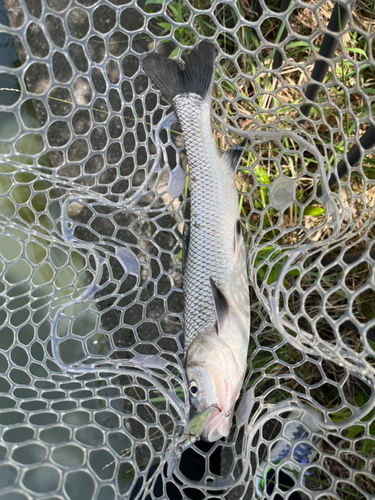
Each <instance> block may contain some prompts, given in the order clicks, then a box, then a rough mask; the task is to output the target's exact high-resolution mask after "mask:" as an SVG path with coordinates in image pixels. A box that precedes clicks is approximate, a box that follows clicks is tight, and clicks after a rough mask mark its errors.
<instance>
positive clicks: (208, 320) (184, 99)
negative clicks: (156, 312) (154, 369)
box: [174, 94, 246, 351]
mask: <svg viewBox="0 0 375 500" xmlns="http://www.w3.org/2000/svg"><path fill="white" fill-rule="evenodd" d="M174 104H175V106H174V107H175V111H176V113H177V116H178V119H179V122H180V125H181V128H182V131H183V134H184V138H185V146H186V152H187V157H188V162H189V175H190V193H191V222H190V241H189V251H188V258H187V263H186V272H185V275H184V295H185V351H187V350H188V348H189V346H190V344H191V343H192V342H193V340H194V339H195V338H196V336H197V335H198V333H199V332H202V331H205V330H207V329H208V328H209V327H210V326H211V325H212V324H213V323H214V322H215V319H216V318H215V307H214V301H213V297H212V290H211V285H210V277H211V278H213V280H214V281H215V283H216V284H217V286H218V287H219V288H220V290H221V291H222V292H223V293H224V294H226V293H228V292H229V288H230V276H229V274H228V265H227V261H228V258H230V253H231V250H232V247H233V238H234V224H235V222H236V219H238V208H237V206H238V201H237V200H238V195H237V190H236V187H235V183H234V180H233V172H232V171H231V170H230V167H229V166H228V165H226V164H225V162H222V161H220V158H219V154H218V151H217V148H216V145H215V142H214V139H213V136H212V132H211V117H210V107H209V105H208V104H207V103H206V102H205V101H203V99H202V98H201V97H200V96H197V95H194V94H189V95H186V96H184V95H182V96H181V95H179V96H177V97H175V99H174ZM238 271H240V272H242V274H243V276H244V277H245V278H246V270H245V269H244V266H241V269H239V270H238ZM232 278H233V276H232ZM238 278H240V276H238ZM245 288H246V287H245ZM245 307H246V305H245Z"/></svg>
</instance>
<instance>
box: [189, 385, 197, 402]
mask: <svg viewBox="0 0 375 500" xmlns="http://www.w3.org/2000/svg"><path fill="white" fill-rule="evenodd" d="M189 392H190V394H191V395H192V396H193V398H196V397H197V395H198V386H197V384H196V383H195V382H194V381H192V382H190V383H189Z"/></svg>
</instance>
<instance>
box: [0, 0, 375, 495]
mask: <svg viewBox="0 0 375 500" xmlns="http://www.w3.org/2000/svg"><path fill="white" fill-rule="evenodd" d="M5 6H6V11H7V14H8V16H9V25H5V24H2V26H1V29H2V33H3V35H8V36H9V37H10V38H12V37H14V41H15V44H16V47H17V52H18V57H19V60H20V66H19V67H13V66H11V65H9V66H7V67H2V68H1V72H0V77H1V79H0V82H4V81H5V82H6V88H7V89H8V90H1V91H0V98H1V100H0V103H1V113H2V118H3V121H4V123H7V127H2V128H1V130H0V138H1V144H0V148H1V150H0V152H1V168H0V176H1V177H0V181H1V182H0V186H1V191H2V193H1V199H0V213H1V230H2V238H1V239H0V252H1V256H2V260H1V266H2V270H1V272H2V281H1V283H2V287H3V291H2V300H3V303H4V304H3V305H4V307H3V310H2V327H1V331H0V349H1V352H0V371H1V379H0V390H1V392H2V394H3V395H2V397H1V413H0V426H1V427H0V428H1V438H0V439H1V446H0V450H1V453H2V457H3V458H2V462H1V464H0V493H2V496H1V498H39V497H41V498H52V497H53V498H69V499H76V498H78V497H80V498H88V499H89V498H90V499H91V498H103V499H104V498H105V499H110V498H118V497H130V498H146V497H147V495H150V497H151V498H159V497H170V498H172V497H173V495H175V496H176V497H179V496H178V495H186V496H189V495H190V497H191V498H194V495H195V496H196V495H197V494H198V493H197V491H198V490H199V492H200V495H203V496H201V498H217V497H218V496H219V497H224V498H251V497H259V496H262V495H263V497H264V498H277V495H281V496H282V497H285V498H286V495H287V496H288V497H289V496H290V495H292V494H293V493H296V492H299V494H300V496H301V497H302V498H345V495H349V496H350V495H351V496H356V497H357V498H358V497H360V498H372V497H373V495H374V494H375V493H374V491H375V485H374V480H373V478H372V475H373V473H374V466H375V465H374V464H375V462H374V445H373V443H374V440H373V438H372V437H373V436H374V433H375V430H374V425H375V424H374V412H373V408H374V382H373V376H374V362H373V356H374V349H373V347H374V346H373V344H371V343H372V342H374V340H375V336H374V316H373V314H371V310H370V311H368V310H367V309H366V308H364V307H360V306H358V303H362V302H366V301H368V302H369V303H370V304H371V303H372V301H373V298H374V274H373V264H374V246H373V243H372V239H373V234H374V224H373V213H374V211H373V196H374V195H373V190H374V187H373V182H372V179H373V177H372V174H371V167H369V165H370V166H371V160H372V158H373V147H374V143H375V129H374V119H373V112H372V106H373V98H372V94H371V92H366V89H367V88H369V89H370V90H371V80H370V84H369V86H368V87H367V86H366V85H367V83H366V79H368V78H370V77H371V71H370V70H369V69H368V68H369V67H370V68H373V67H374V56H373V50H371V48H372V46H373V43H374V40H373V34H372V33H371V32H370V31H368V26H365V27H364V26H363V25H361V23H360V22H359V19H360V17H359V14H358V12H360V7H358V5H357V7H356V8H357V11H356V10H354V11H353V9H354V3H353V2H343V1H342V2H337V3H335V4H331V3H329V2H323V1H319V2H316V3H315V2H314V3H313V2H310V3H307V2H301V1H293V2H285V1H281V2H280V3H279V4H278V3H273V2H265V1H261V0H259V2H254V3H253V4H251V5H250V6H249V5H247V4H246V3H245V2H222V3H220V2H214V3H213V4H212V5H211V3H205V2H203V1H202V2H197V3H189V2H163V3H158V2H154V3H151V2H141V1H139V2H135V1H131V2H121V1H120V2H113V3H111V2H105V1H101V0H99V1H98V2H90V1H84V2H73V3H69V2H65V1H64V0H50V1H48V2H47V1H46V2H38V1H27V2H19V1H18V0H17V1H9V0H7V1H6V2H5ZM362 8H364V7H362ZM327 12H328V15H327ZM301 16H302V20H306V19H310V18H311V20H312V23H311V25H310V27H309V28H306V29H307V30H308V31H307V32H303V33H301V32H297V31H296V29H297V28H296V27H298V26H300V25H299V24H298V23H297V21H296V20H298V18H299V17H301ZM302 26H303V25H302ZM352 32H356V33H357V34H358V36H359V37H362V38H364V39H365V40H366V43H367V52H365V56H363V54H362V53H361V52H360V51H359V52H358V51H357V52H356V51H353V50H352V49H353V47H351V46H350V43H348V37H349V36H350V35H349V34H350V33H352ZM207 37H209V38H210V39H212V40H213V41H214V42H215V44H216V46H217V49H218V56H217V73H216V79H215V91H214V95H213V106H212V109H213V125H214V131H215V135H216V137H217V140H218V144H219V147H220V148H221V149H223V150H225V149H226V148H227V147H229V145H231V144H238V143H239V142H240V140H241V139H242V138H244V137H245V138H247V144H246V149H247V155H246V154H245V155H244V160H243V162H242V164H241V166H240V168H239V171H238V173H237V182H238V187H239V195H240V205H241V204H242V205H241V215H242V222H243V225H244V229H245V231H244V234H245V237H246V241H247V244H248V247H249V253H248V267H249V280H250V284H251V285H252V297H253V300H252V317H253V319H252V332H251V342H250V348H249V367H250V369H249V373H248V375H247V377H246V380H245V383H244V390H243V397H242V401H241V403H240V406H239V408H238V410H237V413H236V422H237V425H236V426H235V427H234V428H233V430H232V432H231V435H230V436H229V439H228V440H227V441H225V442H222V441H221V442H217V443H215V444H214V445H213V447H212V448H210V449H204V447H202V446H200V445H199V444H197V445H193V446H192V451H191V453H192V454H193V455H190V457H189V460H190V462H189V461H188V462H187V463H188V464H189V463H190V464H191V463H194V462H192V460H194V459H195V460H196V461H198V462H199V464H200V468H201V470H202V472H201V475H200V477H198V478H197V477H192V476H191V474H190V472H189V466H187V465H186V462H184V460H185V461H186V457H185V459H184V457H182V458H181V461H180V462H178V459H179V458H180V457H179V456H178V453H177V461H176V460H173V453H175V452H176V449H177V447H178V438H179V436H180V434H181V433H182V432H186V430H187V417H188V411H189V408H188V404H187V401H188V394H187V384H186V379H185V374H184V370H183V343H182V311H183V301H182V293H181V287H182V269H181V264H182V262H181V256H180V250H181V246H182V244H181V237H182V233H183V227H184V224H185V223H188V221H189V205H188V191H187V188H186V164H187V161H186V155H185V153H184V149H183V140H182V138H181V135H180V133H179V132H180V130H179V128H178V124H177V122H176V119H175V118H174V117H173V116H170V114H168V112H169V107H168V106H167V104H166V103H165V102H164V101H163V100H162V98H161V97H160V94H159V93H158V92H157V91H155V89H153V88H152V86H151V84H150V82H149V81H148V79H147V77H146V76H145V75H144V74H143V72H142V69H141V66H140V63H139V60H140V57H141V55H142V53H145V52H147V51H151V50H154V49H155V48H156V49H157V50H158V51H161V52H163V53H166V54H167V55H169V56H170V55H172V56H174V57H180V56H181V55H182V53H183V51H184V50H186V49H188V48H191V47H193V46H194V45H195V43H197V42H198V40H200V39H202V38H207ZM10 38H9V39H10ZM315 40H318V42H317V43H316V45H317V46H319V49H316V48H315V47H314V43H315ZM348 46H349V48H348ZM295 47H297V48H298V47H301V50H300V52H299V51H298V50H297V55H296V54H295V52H294V50H295ZM354 48H355V47H354ZM353 54H354V55H353ZM358 54H359V55H358ZM354 56H357V58H355V57H354ZM360 56H361V57H360ZM343 68H344V69H343ZM348 68H349V69H348ZM293 72H294V73H295V72H298V73H299V75H300V77H299V80H298V81H300V83H298V84H295V83H293V81H292V83H291V80H290V79H289V77H288V75H290V74H291V73H292V74H293ZM352 73H353V74H352ZM327 74H328V76H327ZM348 75H349V76H348ZM363 75H365V76H363ZM369 75H370V76H369ZM323 79H325V81H324V80H323ZM323 81H324V83H323ZM17 86H18V88H17ZM10 87H12V88H13V92H11V91H10V90H9V88H10ZM1 88H4V87H3V85H1ZM14 90H19V91H20V92H18V93H17V92H14ZM288 94H290V95H292V97H293V99H292V101H291V99H290V97H289V99H287V98H288ZM286 99H287V100H288V102H287V105H286V104H285V100H286ZM358 100H360V102H361V103H362V107H361V109H360V111H358V109H357V103H358ZM347 132H350V133H347ZM341 143H342V146H340V144H341ZM338 146H340V147H338ZM291 151H292V153H291ZM306 185H308V186H307V187H306ZM301 192H302V197H301V196H300V193H301ZM291 214H292V215H291ZM314 214H315V215H314ZM317 214H318V215H317ZM268 219H269V223H268V222H267V221H268ZM357 275H359V276H360V278H358V276H357ZM353 276H355V278H353ZM332 303H333V306H332ZM335 304H339V306H338V307H335ZM322 394H323V396H322ZM325 394H328V397H327V396H326V395H325ZM332 401H333V402H334V404H332ZM312 421H313V423H312ZM301 429H302V430H301ZM296 436H297V437H296ZM301 436H302V438H301ZM301 439H302V440H303V444H304V446H305V449H307V450H310V452H309V454H308V457H307V459H306V460H307V461H306V462H304V463H302V462H301V460H302V459H301V456H300V452H301V448H299V449H297V447H298V445H301ZM302 449H303V448H302ZM280 450H281V451H282V455H283V458H282V460H279V458H277V457H276V456H275V454H276V455H277V453H279V452H280ZM285 452H286V454H285ZM218 455H220V456H221V460H220V461H219V462H220V466H219V469H218V468H217V464H216V462H217V459H215V457H217V456H218ZM192 457H193V458H192ZM305 458H306V457H305ZM166 462H169V465H170V468H171V469H172V472H173V473H172V472H171V471H169V472H168V471H167V472H166V471H165V463H166ZM276 462H278V463H276ZM190 468H191V465H190ZM270 470H271V471H272V474H271V475H272V477H273V478H277V480H275V479H272V477H271V479H270V478H269V477H268V474H269V471H270ZM285 471H289V472H290V471H292V473H291V474H292V483H293V484H292V486H291V487H290V485H289V487H288V489H287V490H286V489H285V485H283V479H282V478H283V477H285V476H282V474H285ZM280 478H281V479H280ZM12 495H13V497H12ZM14 495H16V496H14ZM17 495H18V496H17ZM180 497H181V496H180ZM180 497H179V498H180Z"/></svg>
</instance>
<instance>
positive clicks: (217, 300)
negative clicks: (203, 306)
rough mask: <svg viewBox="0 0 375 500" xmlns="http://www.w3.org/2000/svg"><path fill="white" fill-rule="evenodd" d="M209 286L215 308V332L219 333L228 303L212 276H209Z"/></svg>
mask: <svg viewBox="0 0 375 500" xmlns="http://www.w3.org/2000/svg"><path fill="white" fill-rule="evenodd" d="M210 283H211V288H212V296H213V298H214V304H215V310H216V328H217V333H218V334H220V331H221V329H222V328H223V325H224V322H225V319H226V317H227V316H228V312H229V303H228V301H227V299H226V297H225V296H224V294H223V293H222V292H221V290H219V288H218V287H217V285H216V283H215V282H214V280H213V279H212V278H210Z"/></svg>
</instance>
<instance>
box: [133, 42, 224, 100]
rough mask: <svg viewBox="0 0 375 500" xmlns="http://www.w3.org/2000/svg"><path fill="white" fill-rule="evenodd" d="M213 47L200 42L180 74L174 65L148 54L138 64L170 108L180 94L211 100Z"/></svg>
mask: <svg viewBox="0 0 375 500" xmlns="http://www.w3.org/2000/svg"><path fill="white" fill-rule="evenodd" d="M214 61H215V47H214V45H213V44H212V43H211V42H207V41H203V42H201V43H200V44H199V45H197V47H195V49H194V50H193V51H192V52H191V54H190V56H189V57H188V60H187V62H186V65H185V69H184V70H182V69H181V68H180V66H179V65H178V64H177V62H176V61H175V60H173V59H168V58H167V57H165V56H162V55H160V54H156V53H154V54H150V55H148V56H146V57H145V58H144V59H143V61H142V66H143V69H144V70H145V72H146V73H147V75H148V76H149V77H150V78H151V80H152V81H153V82H154V83H155V84H156V85H157V87H158V88H159V89H160V90H161V92H162V94H163V95H164V97H165V98H166V99H167V100H168V102H169V103H170V104H172V105H173V98H174V97H175V96H176V95H180V94H197V95H200V96H201V97H202V99H204V100H208V99H209V98H210V96H211V91H212V86H213V81H214Z"/></svg>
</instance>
